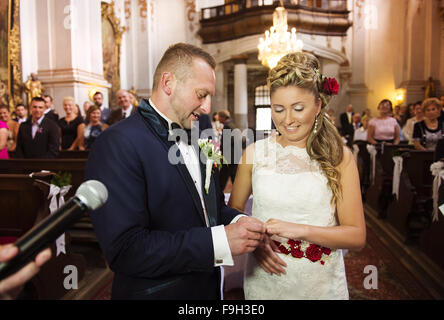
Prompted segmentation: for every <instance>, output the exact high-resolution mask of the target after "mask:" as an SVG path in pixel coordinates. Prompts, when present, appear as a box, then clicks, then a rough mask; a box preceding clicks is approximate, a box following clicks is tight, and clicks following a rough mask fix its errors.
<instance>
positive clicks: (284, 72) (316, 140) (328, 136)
mask: <svg viewBox="0 0 444 320" xmlns="http://www.w3.org/2000/svg"><path fill="white" fill-rule="evenodd" d="M319 68H320V63H319V60H318V59H317V58H316V57H315V56H313V55H312V54H309V53H306V52H297V53H290V54H287V55H286V56H284V57H283V58H281V60H280V61H279V62H278V64H277V65H276V67H274V68H273V69H271V70H270V72H269V74H268V78H267V85H268V87H269V88H270V95H273V93H274V92H275V91H276V90H277V89H278V88H280V87H286V86H296V87H298V88H302V89H306V90H308V91H310V92H311V93H312V94H313V95H314V97H315V102H317V101H318V99H320V100H321V103H322V105H321V112H320V113H319V115H318V116H317V130H311V132H310V135H309V136H308V139H307V146H306V149H307V153H308V155H309V156H310V159H311V160H315V161H317V162H318V164H319V166H320V167H321V169H322V171H323V173H324V174H325V176H326V177H327V180H328V182H327V184H328V186H329V187H330V189H331V190H332V193H333V196H332V199H331V201H332V203H334V202H335V201H336V200H337V199H339V198H340V197H341V194H342V188H341V184H340V173H339V170H338V169H337V166H338V165H339V164H340V163H341V161H342V159H343V156H344V154H343V146H344V143H343V141H342V138H341V136H340V135H339V133H338V130H337V129H336V127H335V125H334V124H333V122H332V121H331V119H330V117H329V116H328V114H327V108H326V107H327V105H328V103H329V102H330V99H331V96H332V92H331V91H330V90H328V89H327V88H326V87H325V80H326V79H327V78H326V77H325V76H323V75H322V74H321V73H320V72H319ZM313 127H314V124H313Z"/></svg>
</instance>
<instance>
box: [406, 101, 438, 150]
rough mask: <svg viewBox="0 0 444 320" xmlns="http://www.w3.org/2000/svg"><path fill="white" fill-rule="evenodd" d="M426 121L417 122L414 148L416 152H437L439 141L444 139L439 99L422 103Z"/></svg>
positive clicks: (414, 131)
mask: <svg viewBox="0 0 444 320" xmlns="http://www.w3.org/2000/svg"><path fill="white" fill-rule="evenodd" d="M422 113H423V114H424V120H422V121H420V122H416V123H415V126H414V128H413V138H412V140H413V146H414V147H415V149H416V150H432V151H435V149H436V145H437V144H438V140H440V139H443V138H444V128H443V123H442V120H441V119H440V118H439V116H440V115H441V102H440V101H439V100H438V99H437V98H429V99H426V100H424V102H423V103H422Z"/></svg>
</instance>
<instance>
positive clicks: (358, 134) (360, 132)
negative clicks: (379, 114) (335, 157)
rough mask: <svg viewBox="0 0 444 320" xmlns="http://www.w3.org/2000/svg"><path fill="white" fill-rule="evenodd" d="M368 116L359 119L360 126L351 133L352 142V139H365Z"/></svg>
mask: <svg viewBox="0 0 444 320" xmlns="http://www.w3.org/2000/svg"><path fill="white" fill-rule="evenodd" d="M369 121H370V120H369V119H368V117H367V118H365V119H362V120H361V124H362V125H361V126H360V127H359V128H358V129H356V130H355V133H354V135H353V142H354V141H367V131H368V123H369Z"/></svg>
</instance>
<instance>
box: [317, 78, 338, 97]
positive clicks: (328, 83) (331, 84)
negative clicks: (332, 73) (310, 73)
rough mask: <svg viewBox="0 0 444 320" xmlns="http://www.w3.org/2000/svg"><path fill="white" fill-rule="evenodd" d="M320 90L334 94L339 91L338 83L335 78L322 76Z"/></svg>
mask: <svg viewBox="0 0 444 320" xmlns="http://www.w3.org/2000/svg"><path fill="white" fill-rule="evenodd" d="M321 86H322V87H321V88H322V91H323V92H324V93H326V94H328V95H336V94H338V92H339V84H338V82H337V81H336V79H335V78H324V81H323V82H322V85H321Z"/></svg>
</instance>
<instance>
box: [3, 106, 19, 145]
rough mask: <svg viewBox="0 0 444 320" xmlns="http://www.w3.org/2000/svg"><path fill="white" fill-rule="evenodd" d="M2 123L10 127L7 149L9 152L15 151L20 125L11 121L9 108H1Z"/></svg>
mask: <svg viewBox="0 0 444 320" xmlns="http://www.w3.org/2000/svg"><path fill="white" fill-rule="evenodd" d="M0 121H3V122H5V123H6V125H7V127H8V136H7V141H6V149H7V150H8V151H9V152H12V151H15V147H16V145H17V135H18V129H19V126H20V124H19V123H18V122H16V121H14V120H13V119H11V114H10V113H9V107H8V106H0Z"/></svg>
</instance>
